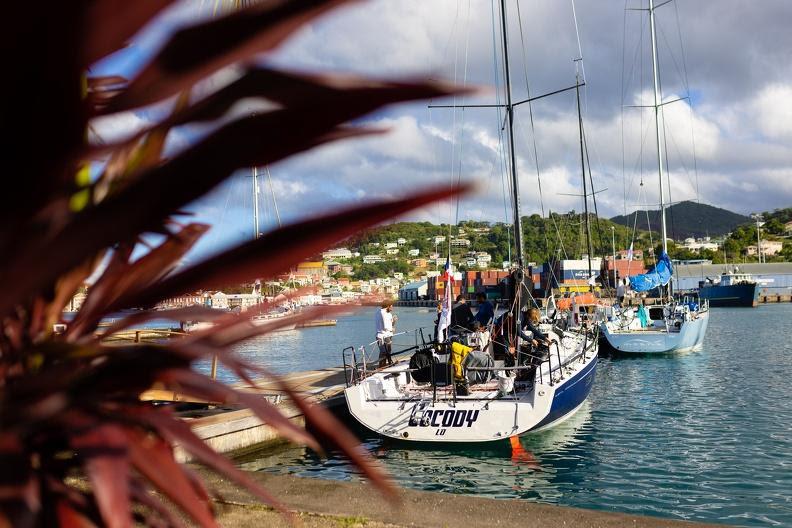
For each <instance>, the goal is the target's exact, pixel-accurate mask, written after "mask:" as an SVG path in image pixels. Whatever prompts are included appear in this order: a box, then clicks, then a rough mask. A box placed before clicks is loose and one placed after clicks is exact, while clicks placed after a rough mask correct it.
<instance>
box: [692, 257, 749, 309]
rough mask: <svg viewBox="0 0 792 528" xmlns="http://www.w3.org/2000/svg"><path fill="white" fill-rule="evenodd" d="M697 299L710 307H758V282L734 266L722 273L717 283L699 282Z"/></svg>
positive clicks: (710, 281)
mask: <svg viewBox="0 0 792 528" xmlns="http://www.w3.org/2000/svg"><path fill="white" fill-rule="evenodd" d="M699 297H701V298H702V299H707V300H708V301H709V304H710V306H713V307H724V306H747V307H755V306H759V282H757V281H756V279H754V277H753V275H751V274H750V273H742V272H740V270H739V268H737V267H736V266H735V267H734V268H733V269H731V270H726V271H724V272H723V273H722V274H721V276H720V281H719V282H714V281H712V280H710V279H707V280H703V281H700V282H699Z"/></svg>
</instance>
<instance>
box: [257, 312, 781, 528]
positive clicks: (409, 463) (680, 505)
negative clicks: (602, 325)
mask: <svg viewBox="0 0 792 528" xmlns="http://www.w3.org/2000/svg"><path fill="white" fill-rule="evenodd" d="M370 315H371V314H365V313H364V314H356V315H355V316H352V317H351V318H350V321H352V322H346V321H345V322H344V324H343V325H342V324H341V323H342V321H341V320H340V319H339V327H337V328H335V329H313V330H318V332H312V333H307V331H306V330H312V329H306V330H304V331H301V332H302V334H300V336H299V338H298V337H296V336H295V337H294V339H299V341H290V340H288V339H286V338H284V339H282V340H276V341H269V342H267V347H266V348H267V351H266V352H262V349H263V343H261V344H257V345H255V346H253V347H252V348H251V349H249V350H248V351H247V352H246V353H249V354H250V356H249V357H250V358H253V359H256V360H257V361H262V362H266V363H268V362H270V361H281V362H282V363H281V365H282V368H283V369H284V370H305V369H308V368H321V367H326V366H333V365H336V364H338V363H339V361H338V359H337V358H338V357H340V356H339V352H340V350H341V348H343V346H347V345H348V344H350V342H357V343H364V342H366V339H368V338H369V337H370V334H371V333H372V329H371V326H373V325H372V323H371V321H372V319H371V318H370V317H369V316H370ZM432 316H433V314H432V313H423V312H418V311H417V310H413V311H409V310H406V309H403V308H402V309H400V313H399V318H400V321H410V323H409V324H410V325H416V326H418V325H420V324H422V323H425V322H426V320H427V319H428V318H430V317H432ZM416 323H417V324H416ZM405 327H407V325H405ZM791 335H792V305H789V304H779V305H768V306H761V307H759V308H757V309H755V310H744V309H714V310H713V311H712V313H711V320H710V325H709V330H708V333H707V338H706V340H705V347H704V349H703V350H701V351H698V352H690V353H684V354H672V355H668V356H661V357H656V358H655V357H648V358H647V357H641V358H627V359H621V358H610V357H603V358H601V360H600V363H599V366H598V368H597V379H596V382H595V383H594V386H593V388H592V392H591V396H590V398H589V401H588V402H587V404H586V405H585V406H584V407H583V408H581V410H580V411H579V412H578V413H577V414H576V415H575V416H574V417H572V418H571V419H570V420H569V421H568V422H566V423H564V424H561V425H559V426H558V427H556V428H553V429H551V430H549V431H545V432H542V433H538V434H535V435H527V436H525V437H523V438H521V439H520V444H519V446H518V447H519V448H521V449H522V451H521V450H520V449H514V447H513V446H511V445H509V443H507V442H503V443H501V444H500V445H497V446H491V445H481V446H471V445H468V446H465V447H453V446H451V447H449V446H442V447H439V446H432V445H429V446H425V447H420V446H416V445H415V444H408V443H401V442H398V441H391V440H388V441H385V440H383V439H381V438H372V437H370V436H364V437H363V438H364V442H365V445H366V446H367V447H368V448H369V449H370V450H371V452H372V453H373V454H374V456H376V457H377V458H379V459H380V460H381V461H382V462H383V463H384V465H385V466H386V467H387V468H388V470H389V471H390V472H391V473H392V474H393V475H394V477H395V478H396V479H397V481H398V482H399V483H400V484H402V485H403V486H406V487H409V488H416V489H424V490H437V491H443V492H447V493H464V494H475V495H482V496H489V497H497V498H521V499H528V500H536V501H542V502H548V503H556V504H564V505H567V506H576V507H583V508H596V509H604V510H614V511H623V512H628V513H635V514H643V515H657V516H662V517H671V518H676V519H687V520H698V521H709V522H719V523H729V524H738V525H751V526H771V525H782V526H792V406H790V405H789V403H788V399H789V396H790V389H789V380H790V379H792V339H790V338H789V336H791ZM289 339H291V338H289ZM337 343H338V345H337ZM340 343H343V345H341V344H340ZM291 347H295V348H291ZM289 362H291V363H289ZM268 364H269V363H268ZM241 463H242V465H243V467H245V468H246V469H253V470H262V471H273V472H281V473H294V474H297V475H301V476H312V477H319V478H328V479H341V480H349V479H357V478H358V477H357V475H356V474H355V473H354V471H353V470H352V468H351V467H350V466H349V464H347V463H346V462H345V461H344V460H343V459H341V458H340V457H337V456H330V458H329V459H327V460H322V459H320V458H319V457H317V456H316V455H315V454H313V453H310V452H307V451H305V450H303V449H295V448H286V449H279V450H275V451H267V452H266V453H258V454H256V455H253V456H252V457H248V458H247V459H246V460H244V461H241Z"/></svg>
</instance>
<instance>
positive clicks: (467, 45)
mask: <svg viewBox="0 0 792 528" xmlns="http://www.w3.org/2000/svg"><path fill="white" fill-rule="evenodd" d="M470 12H471V9H470V0H468V16H467V21H466V23H465V66H464V68H463V73H462V87H463V88H464V87H466V86H467V74H468V53H469V51H470ZM463 103H464V100H463ZM459 136H460V137H459V158H458V159H457V165H458V172H457V188H458V187H461V186H462V150H463V147H464V139H465V109H464V108H462V123H461V124H460V126H459ZM461 202H462V200H461V199H459V198H457V199H456V218H455V220H456V224H459V204H460V203H461ZM449 245H450V242H449Z"/></svg>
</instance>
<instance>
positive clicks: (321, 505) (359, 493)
mask: <svg viewBox="0 0 792 528" xmlns="http://www.w3.org/2000/svg"><path fill="white" fill-rule="evenodd" d="M249 475H250V476H252V477H253V478H254V479H256V480H257V481H258V482H260V483H261V484H262V485H263V486H264V487H265V488H266V489H267V490H269V491H270V492H271V493H272V494H273V495H274V496H275V497H277V498H278V499H279V500H281V501H282V502H283V503H284V504H285V505H286V507H287V508H289V509H290V510H292V511H295V512H298V516H299V518H300V520H302V521H303V522H304V523H305V525H306V526H313V527H322V528H324V527H339V526H343V527H349V528H351V527H356V526H365V527H367V528H379V527H406V526H424V527H430V528H435V527H436V528H445V527H451V526H456V527H465V528H492V527H493V526H519V527H520V528H543V527H546V526H559V527H561V526H564V527H569V528H593V527H603V528H609V527H614V528H616V527H619V528H623V527H634V528H660V527H670V528H682V527H688V528H705V527H707V526H710V527H712V526H717V525H714V524H699V523H692V522H685V521H676V520H672V519H662V518H658V517H647V516H642V515H633V514H627V513H616V512H607V511H597V510H584V509H579V508H569V507H564V506H554V505H550V504H540V503H535V502H530V501H525V500H503V499H488V498H482V497H471V496H462V495H453V494H448V493H438V492H428V491H415V490H405V489H403V490H400V491H399V492H398V500H397V501H395V502H389V501H387V500H385V499H384V498H383V497H382V496H381V495H380V494H379V493H378V492H377V491H376V490H375V489H374V488H373V487H372V486H371V484H368V483H364V482H341V481H337V480H323V479H308V478H299V477H294V476H290V475H271V474H268V473H264V472H253V473H249ZM202 476H203V477H204V478H206V482H207V483H208V484H209V485H210V487H212V488H213V489H215V490H216V491H217V492H219V495H220V496H222V497H223V499H222V501H221V502H220V503H219V504H218V510H219V513H220V518H219V521H220V524H221V525H223V526H227V527H235V526H240V527H241V526H284V527H286V526H289V524H288V523H287V522H286V521H285V520H284V519H283V518H282V517H280V515H279V514H277V513H276V512H274V511H272V510H270V509H268V508H266V507H263V506H262V505H261V504H260V503H259V502H257V501H256V499H254V498H251V497H250V496H249V495H248V494H247V493H245V492H244V491H241V490H240V489H239V488H238V487H237V486H236V485H235V484H233V483H229V482H228V481H227V480H225V479H222V478H219V477H217V476H216V475H214V474H210V473H208V472H202Z"/></svg>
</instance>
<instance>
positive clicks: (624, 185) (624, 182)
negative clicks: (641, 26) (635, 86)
mask: <svg viewBox="0 0 792 528" xmlns="http://www.w3.org/2000/svg"><path fill="white" fill-rule="evenodd" d="M627 1H628V0H624V16H623V21H622V53H621V56H622V69H621V148H622V200H623V208H624V216H627V173H626V172H625V161H626V160H625V158H626V153H625V152H624V103H625V101H624V94H625V89H624V67H625V65H626V59H627V58H626V54H627V53H626V51H627ZM614 265H615V264H614Z"/></svg>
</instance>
